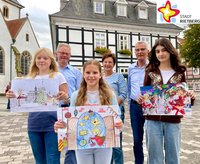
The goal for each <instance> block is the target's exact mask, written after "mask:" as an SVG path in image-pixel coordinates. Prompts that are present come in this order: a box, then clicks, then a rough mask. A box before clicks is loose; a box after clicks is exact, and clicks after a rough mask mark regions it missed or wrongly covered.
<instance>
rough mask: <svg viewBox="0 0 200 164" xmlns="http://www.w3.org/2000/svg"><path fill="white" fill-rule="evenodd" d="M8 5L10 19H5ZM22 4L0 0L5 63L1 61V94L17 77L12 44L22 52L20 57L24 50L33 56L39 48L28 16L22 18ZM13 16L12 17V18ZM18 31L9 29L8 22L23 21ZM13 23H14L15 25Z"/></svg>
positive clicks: (0, 45)
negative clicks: (4, 11) (14, 31)
mask: <svg viewBox="0 0 200 164" xmlns="http://www.w3.org/2000/svg"><path fill="white" fill-rule="evenodd" d="M4 6H6V7H7V8H8V9H9V19H5V18H4V16H3V12H2V10H3V7H4ZM21 8H22V7H21V5H20V4H16V5H15V4H12V3H7V2H6V1H4V0H0V10H1V11H0V29H1V30H0V36H1V37H0V48H1V50H3V51H2V53H3V63H0V64H1V65H0V66H1V68H2V67H3V70H4V71H3V73H0V84H1V87H0V94H3V93H4V91H5V88H6V86H7V84H8V83H9V81H10V80H12V79H14V78H15V77H16V69H15V62H16V61H15V54H14V52H13V49H12V48H11V47H12V46H14V47H16V48H17V50H18V51H19V53H20V57H21V56H22V53H23V52H28V53H29V54H30V55H31V57H32V56H33V54H34V52H35V51H36V49H37V48H39V44H38V41H37V39H36V37H35V34H34V32H33V29H32V27H31V24H30V21H29V19H28V18H20V15H19V14H20V9H21ZM10 18H11V19H10ZM22 19H23V23H21V26H20V27H19V29H18V31H17V32H16V33H15V34H16V35H13V30H11V29H9V27H8V26H7V22H9V21H15V22H14V23H15V24H16V23H17V22H18V21H21V22H22ZM15 24H13V25H15ZM16 27H17V26H16ZM26 36H28V41H26Z"/></svg>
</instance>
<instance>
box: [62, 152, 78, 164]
mask: <svg viewBox="0 0 200 164" xmlns="http://www.w3.org/2000/svg"><path fill="white" fill-rule="evenodd" d="M64 164H77V161H76V155H75V151H74V150H68V151H67V152H66V153H65V161H64Z"/></svg>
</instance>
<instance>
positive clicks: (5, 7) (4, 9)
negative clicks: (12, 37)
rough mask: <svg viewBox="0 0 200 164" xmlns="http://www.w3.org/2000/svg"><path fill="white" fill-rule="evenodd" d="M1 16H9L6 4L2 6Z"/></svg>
mask: <svg viewBox="0 0 200 164" xmlns="http://www.w3.org/2000/svg"><path fill="white" fill-rule="evenodd" d="M3 16H4V17H6V18H8V16H9V11H8V7H7V6H4V7H3Z"/></svg>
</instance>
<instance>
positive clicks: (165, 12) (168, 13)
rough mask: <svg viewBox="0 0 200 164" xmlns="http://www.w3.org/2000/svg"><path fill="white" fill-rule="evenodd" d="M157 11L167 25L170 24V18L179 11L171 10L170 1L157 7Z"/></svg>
mask: <svg viewBox="0 0 200 164" xmlns="http://www.w3.org/2000/svg"><path fill="white" fill-rule="evenodd" d="M158 11H159V12H161V13H162V16H163V18H164V20H165V21H166V22H168V23H170V22H171V18H173V17H175V16H177V15H178V14H179V13H180V10H178V9H173V8H172V6H171V3H170V1H167V2H166V4H165V6H162V7H159V8H158Z"/></svg>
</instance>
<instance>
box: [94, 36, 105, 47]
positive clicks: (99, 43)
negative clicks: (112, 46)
mask: <svg viewBox="0 0 200 164" xmlns="http://www.w3.org/2000/svg"><path fill="white" fill-rule="evenodd" d="M95 45H96V47H106V34H105V33H96V34H95Z"/></svg>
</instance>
